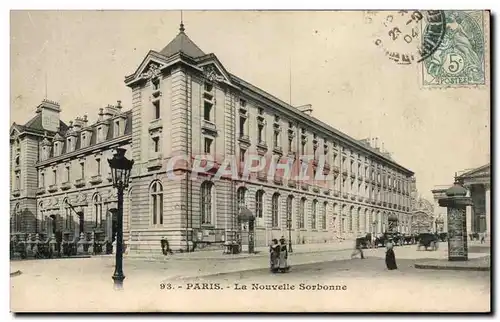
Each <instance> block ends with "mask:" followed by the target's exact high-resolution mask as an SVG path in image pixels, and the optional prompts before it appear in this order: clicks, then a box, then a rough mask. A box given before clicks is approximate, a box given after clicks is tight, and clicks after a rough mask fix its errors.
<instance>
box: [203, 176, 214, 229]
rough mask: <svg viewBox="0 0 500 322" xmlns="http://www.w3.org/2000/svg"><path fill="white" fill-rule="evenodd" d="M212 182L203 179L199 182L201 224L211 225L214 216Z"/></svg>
mask: <svg viewBox="0 0 500 322" xmlns="http://www.w3.org/2000/svg"><path fill="white" fill-rule="evenodd" d="M213 186H214V184H213V183H212V182H210V181H205V182H203V183H202V184H201V224H202V225H212V224H213V218H214V210H215V207H213V202H214V201H215V198H214V197H215V196H214V189H213Z"/></svg>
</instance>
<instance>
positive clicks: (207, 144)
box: [204, 138, 213, 154]
mask: <svg viewBox="0 0 500 322" xmlns="http://www.w3.org/2000/svg"><path fill="white" fill-rule="evenodd" d="M212 141H213V140H212V139H209V138H205V148H204V151H205V153H207V154H210V153H211V152H210V151H211V148H212Z"/></svg>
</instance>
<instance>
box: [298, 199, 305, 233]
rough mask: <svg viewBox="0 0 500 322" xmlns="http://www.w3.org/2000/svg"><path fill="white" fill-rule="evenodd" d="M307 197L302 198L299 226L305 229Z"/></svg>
mask: <svg viewBox="0 0 500 322" xmlns="http://www.w3.org/2000/svg"><path fill="white" fill-rule="evenodd" d="M305 212H306V198H302V199H300V207H299V228H300V229H303V228H304V226H305V225H304V224H305Z"/></svg>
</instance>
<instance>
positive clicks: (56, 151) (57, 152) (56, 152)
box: [54, 142, 59, 157]
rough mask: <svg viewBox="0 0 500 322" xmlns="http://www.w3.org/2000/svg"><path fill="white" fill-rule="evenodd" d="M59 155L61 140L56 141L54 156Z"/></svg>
mask: <svg viewBox="0 0 500 322" xmlns="http://www.w3.org/2000/svg"><path fill="white" fill-rule="evenodd" d="M58 155H59V142H56V143H54V156H55V157H56V156H58Z"/></svg>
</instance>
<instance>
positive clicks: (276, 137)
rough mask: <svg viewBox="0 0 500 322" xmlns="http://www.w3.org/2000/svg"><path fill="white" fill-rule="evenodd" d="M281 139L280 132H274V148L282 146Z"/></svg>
mask: <svg viewBox="0 0 500 322" xmlns="http://www.w3.org/2000/svg"><path fill="white" fill-rule="evenodd" d="M279 137H280V132H278V131H275V132H274V137H273V146H274V147H275V148H277V147H279V145H280V144H279Z"/></svg>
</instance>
